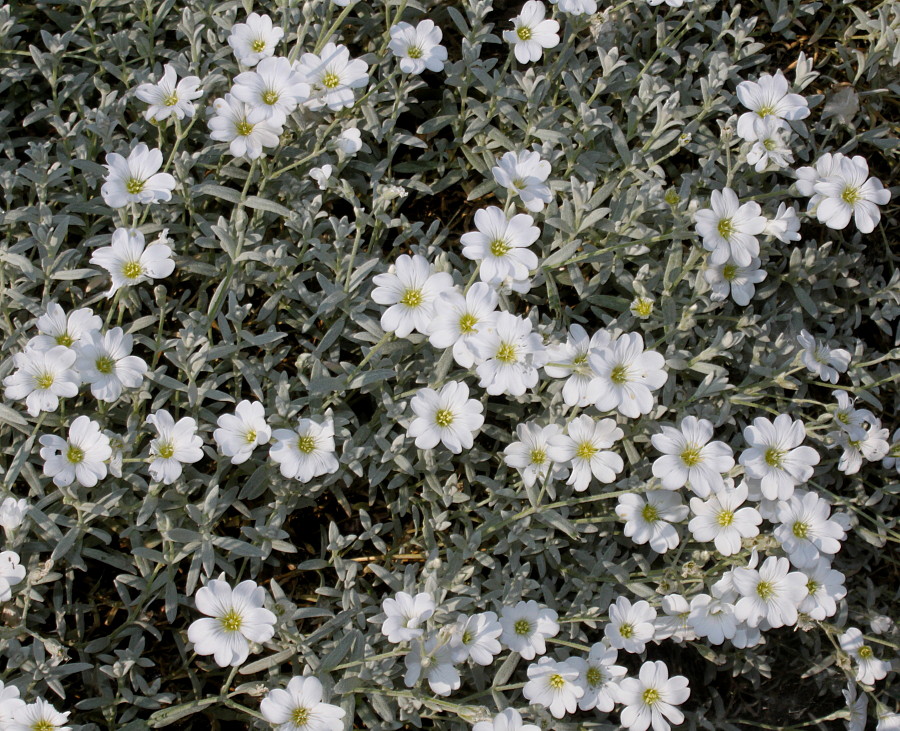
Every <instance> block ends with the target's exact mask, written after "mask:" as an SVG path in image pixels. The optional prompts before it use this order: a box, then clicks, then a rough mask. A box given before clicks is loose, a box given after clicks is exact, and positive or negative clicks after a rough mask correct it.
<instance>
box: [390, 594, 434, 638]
mask: <svg viewBox="0 0 900 731" xmlns="http://www.w3.org/2000/svg"><path fill="white" fill-rule="evenodd" d="M434 609H435V604H434V598H433V597H432V596H431V594H426V593H424V592H421V593H419V594H416V595H415V596H411V595H410V594H407V593H406V592H405V591H398V592H397V593H396V594H395V595H394V596H393V597H388V598H387V599H385V600H384V601H383V602H382V604H381V610H382V611H383V612H384V614H385V618H384V621H383V622H382V623H381V633H382V634H383V635H384V636H385V637H387V639H388V642H393V643H394V644H397V643H400V642H409V641H410V640H414V639H415V638H416V637H421V636H422V634H423V633H424V632H425V628H424V624H425V622H426V621H427V620H428V619H429V618H430V617H431V615H432V614H434Z"/></svg>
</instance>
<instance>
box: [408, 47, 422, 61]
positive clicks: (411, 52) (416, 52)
mask: <svg viewBox="0 0 900 731" xmlns="http://www.w3.org/2000/svg"><path fill="white" fill-rule="evenodd" d="M406 55H407V56H409V57H410V58H422V49H421V48H419V47H418V46H410V47H409V48H407V49H406Z"/></svg>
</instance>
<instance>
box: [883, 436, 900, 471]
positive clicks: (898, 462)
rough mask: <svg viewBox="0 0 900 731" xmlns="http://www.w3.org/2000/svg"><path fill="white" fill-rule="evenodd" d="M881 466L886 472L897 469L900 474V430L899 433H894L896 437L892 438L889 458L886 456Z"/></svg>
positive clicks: (889, 446) (888, 453) (888, 452)
mask: <svg viewBox="0 0 900 731" xmlns="http://www.w3.org/2000/svg"><path fill="white" fill-rule="evenodd" d="M881 464H882V465H883V466H884V468H885V469H886V470H889V469H891V468H893V467H896V468H897V472H898V473H900V429H897V431H895V432H894V436H893V437H891V443H890V445H888V451H887V456H885V458H884V459H883V460H882V462H881Z"/></svg>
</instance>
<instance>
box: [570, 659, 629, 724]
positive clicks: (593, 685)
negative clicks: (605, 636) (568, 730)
mask: <svg viewBox="0 0 900 731" xmlns="http://www.w3.org/2000/svg"><path fill="white" fill-rule="evenodd" d="M618 654H619V653H618V652H617V651H616V649H615V648H612V647H610V646H609V645H607V644H606V643H605V642H595V643H594V644H593V645H591V651H590V654H589V655H588V656H587V657H570V658H569V660H568V662H569V665H571V666H573V667H574V668H575V669H576V670H578V679H577V680H576V681H575V682H576V683H578V685H579V686H580V687H581V689H582V691H584V694H583V695H582V696H581V698H580V699H579V700H578V708H579V709H580V710H582V711H590V710H593V709H595V708H596V709H597V710H598V711H602V712H603V713H609V712H610V711H611V710H612V709H613V708H614V707H615V699H614V697H613V694H614V693H615V686H616V685H617V684H618V682H619V680H621V679H622V678H624V677H625V673H626V672H627V670H626V669H625V668H624V667H622V666H621V665H616V657H617V656H618Z"/></svg>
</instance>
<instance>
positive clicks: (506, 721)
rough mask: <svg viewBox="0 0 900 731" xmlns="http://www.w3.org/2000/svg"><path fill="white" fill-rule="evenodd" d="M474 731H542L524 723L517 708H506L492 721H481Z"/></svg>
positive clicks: (473, 728) (474, 727)
mask: <svg viewBox="0 0 900 731" xmlns="http://www.w3.org/2000/svg"><path fill="white" fill-rule="evenodd" d="M472 731H541V729H540V727H539V726H535V725H534V724H532V723H524V724H523V723H522V714H520V713H519V712H518V711H517V710H516V709H515V708H505V709H504V710H502V711H501V712H500V713H498V714H497V715H496V716H494V718H493V719H491V720H490V721H479V722H478V723H476V724H475V725H474V726H472Z"/></svg>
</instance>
